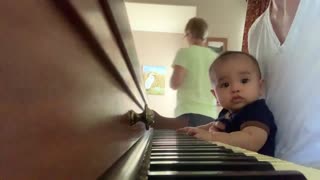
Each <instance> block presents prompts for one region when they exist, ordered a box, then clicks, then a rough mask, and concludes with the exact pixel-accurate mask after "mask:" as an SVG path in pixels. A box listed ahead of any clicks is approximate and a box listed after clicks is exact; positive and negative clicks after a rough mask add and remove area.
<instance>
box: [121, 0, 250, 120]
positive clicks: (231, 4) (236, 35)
mask: <svg viewBox="0 0 320 180" xmlns="http://www.w3.org/2000/svg"><path fill="white" fill-rule="evenodd" d="M127 1H128V2H144V3H155V4H170V5H189V6H190V5H191V6H196V7H197V16H199V17H202V18H204V19H206V20H207V22H208V23H209V25H210V30H209V36H211V37H226V38H228V49H229V50H241V46H242V37H243V28H244V22H245V15H246V8H247V7H246V6H247V4H246V1H245V0H127ZM155 23H156V22H155ZM133 37H134V41H135V46H136V50H137V54H138V58H139V61H140V64H141V65H154V66H166V67H167V76H166V90H165V95H163V96H162V95H148V100H149V106H150V107H151V108H153V109H155V110H156V111H157V112H159V113H160V114H161V115H164V116H168V117H173V116H174V113H173V112H174V107H175V104H176V92H175V91H173V90H171V89H170V87H169V81H170V76H171V74H172V68H171V64H172V62H173V59H174V56H175V53H176V52H177V50H178V49H179V48H181V47H183V46H186V45H185V43H184V41H183V34H177V33H176V34H175V33H160V32H142V31H135V32H133Z"/></svg>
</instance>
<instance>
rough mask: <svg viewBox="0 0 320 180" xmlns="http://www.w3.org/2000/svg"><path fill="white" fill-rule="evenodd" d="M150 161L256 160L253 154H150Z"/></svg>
mask: <svg viewBox="0 0 320 180" xmlns="http://www.w3.org/2000/svg"><path fill="white" fill-rule="evenodd" d="M150 161H152V162H154V161H245V162H257V161H258V160H257V158H255V157H253V156H244V157H239V156H151V157H150Z"/></svg>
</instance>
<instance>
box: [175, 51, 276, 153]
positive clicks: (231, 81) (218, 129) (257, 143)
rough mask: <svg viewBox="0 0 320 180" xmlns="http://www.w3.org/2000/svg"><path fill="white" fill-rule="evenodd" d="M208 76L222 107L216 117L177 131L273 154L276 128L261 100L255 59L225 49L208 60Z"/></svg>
mask: <svg viewBox="0 0 320 180" xmlns="http://www.w3.org/2000/svg"><path fill="white" fill-rule="evenodd" d="M209 75H210V79H211V84H212V87H213V89H212V90H211V92H212V94H213V95H214V96H215V97H216V98H217V100H218V101H219V103H220V105H221V106H222V107H223V109H222V111H221V112H220V114H219V117H218V119H217V120H216V121H214V122H213V123H209V124H206V125H203V126H198V127H185V128H182V129H178V131H182V132H186V133H187V134H189V135H192V136H194V137H196V138H199V139H202V140H206V141H219V142H222V143H225V144H229V145H233V146H238V147H241V148H244V149H248V150H251V151H256V152H258V153H261V154H265V155H269V156H274V148H275V135H276V131H277V127H276V125H275V122H274V118H273V114H272V112H271V111H270V110H269V108H268V107H267V105H266V103H265V100H264V99H261V96H262V93H263V83H264V82H263V80H262V77H261V72H260V69H259V65H258V62H257V60H256V59H255V58H254V57H253V56H251V55H249V54H247V53H244V52H238V51H228V52H225V53H223V54H221V55H220V56H219V57H218V58H217V59H216V60H215V61H214V62H213V63H212V65H211V67H210V70H209Z"/></svg>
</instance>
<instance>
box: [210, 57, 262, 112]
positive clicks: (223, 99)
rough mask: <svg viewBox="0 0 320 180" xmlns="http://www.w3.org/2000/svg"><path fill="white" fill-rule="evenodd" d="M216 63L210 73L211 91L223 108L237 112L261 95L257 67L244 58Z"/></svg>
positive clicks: (260, 83) (260, 82)
mask: <svg viewBox="0 0 320 180" xmlns="http://www.w3.org/2000/svg"><path fill="white" fill-rule="evenodd" d="M233 58H237V59H236V60H235V59H232V60H225V61H222V62H218V63H217V64H216V66H215V67H214V72H213V73H212V75H213V79H214V84H213V86H214V87H213V88H214V89H213V90H214V93H215V95H216V97H217V100H218V101H219V103H220V104H221V106H222V107H223V108H226V109H228V110H231V111H238V110H240V109H241V108H243V107H244V106H245V105H247V104H249V103H251V102H253V101H256V100H258V98H259V97H260V96H261V95H262V83H263V82H262V80H261V79H260V77H259V75H258V70H257V67H256V66H255V65H254V63H253V62H252V61H251V60H250V59H249V58H248V57H246V56H236V57H233Z"/></svg>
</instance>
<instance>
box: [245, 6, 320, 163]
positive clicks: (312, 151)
mask: <svg viewBox="0 0 320 180" xmlns="http://www.w3.org/2000/svg"><path fill="white" fill-rule="evenodd" d="M248 49H249V53H250V54H252V55H253V56H255V57H256V58H257V59H258V60H259V64H260V67H261V70H262V73H263V76H264V79H265V83H266V93H265V96H266V97H265V98H266V102H267V104H268V106H269V107H270V109H271V111H272V112H273V114H274V117H275V121H276V124H277V126H278V134H277V136H276V151H275V156H276V157H279V158H281V159H285V160H288V161H292V162H295V163H299V164H302V165H306V166H311V167H314V168H320V94H319V93H320V83H319V82H318V81H319V79H320V1H318V0H271V2H270V4H269V7H268V9H267V10H266V11H265V12H264V13H263V14H262V15H261V16H260V17H259V18H258V19H257V20H256V21H255V22H254V23H253V25H252V26H251V28H250V30H249V39H248Z"/></svg>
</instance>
